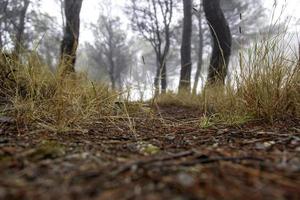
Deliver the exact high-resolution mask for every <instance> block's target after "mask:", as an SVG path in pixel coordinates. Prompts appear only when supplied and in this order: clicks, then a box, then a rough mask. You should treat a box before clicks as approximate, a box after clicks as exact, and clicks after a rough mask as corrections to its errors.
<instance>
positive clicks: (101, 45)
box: [92, 15, 131, 89]
mask: <svg viewBox="0 0 300 200" xmlns="http://www.w3.org/2000/svg"><path fill="white" fill-rule="evenodd" d="M93 28H94V37H95V43H94V45H92V47H93V53H92V58H93V59H94V60H95V61H96V62H97V63H98V65H99V67H100V68H101V67H104V68H105V70H106V71H107V73H108V75H109V79H110V82H111V86H112V89H116V88H117V87H118V88H119V89H121V88H122V74H124V73H125V72H126V70H127V68H128V65H129V62H130V60H131V55H130V50H129V46H128V44H127V42H126V33H125V32H124V31H123V30H122V28H121V21H120V18H119V17H111V16H103V15H101V16H100V17H99V19H98V23H97V24H94V25H93Z"/></svg>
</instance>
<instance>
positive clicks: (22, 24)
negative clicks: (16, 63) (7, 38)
mask: <svg viewBox="0 0 300 200" xmlns="http://www.w3.org/2000/svg"><path fill="white" fill-rule="evenodd" d="M29 3H30V1H29V0H24V1H23V7H22V10H21V12H20V16H19V24H18V27H17V34H16V42H15V50H14V54H15V56H16V58H17V59H18V58H19V55H20V53H21V49H22V48H23V36H24V30H25V20H26V13H27V10H28V7H29Z"/></svg>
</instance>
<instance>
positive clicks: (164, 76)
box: [161, 59, 168, 94]
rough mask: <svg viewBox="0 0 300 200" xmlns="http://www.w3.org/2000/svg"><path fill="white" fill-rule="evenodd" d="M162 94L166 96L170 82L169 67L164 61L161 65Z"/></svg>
mask: <svg viewBox="0 0 300 200" xmlns="http://www.w3.org/2000/svg"><path fill="white" fill-rule="evenodd" d="M164 60H165V59H164ZM161 66H162V67H161V93H162V94H165V93H166V92H167V87H168V82H167V81H168V80H167V65H166V62H165V61H163V62H162V64H161Z"/></svg>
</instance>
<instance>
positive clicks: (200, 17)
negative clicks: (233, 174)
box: [193, 9, 204, 94]
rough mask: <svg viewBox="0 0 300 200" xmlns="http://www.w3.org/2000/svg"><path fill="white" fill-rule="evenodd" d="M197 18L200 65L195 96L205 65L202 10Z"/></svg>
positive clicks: (195, 85)
mask: <svg viewBox="0 0 300 200" xmlns="http://www.w3.org/2000/svg"><path fill="white" fill-rule="evenodd" d="M197 14H198V15H197V18H198V26H199V27H198V28H199V33H198V37H199V44H198V45H199V47H198V63H197V71H196V74H195V81H194V85H193V94H197V88H198V83H199V78H200V74H201V70H202V64H203V43H204V38H203V28H202V11H201V9H200V10H199V12H198V13H197Z"/></svg>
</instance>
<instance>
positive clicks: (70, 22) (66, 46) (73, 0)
mask: <svg viewBox="0 0 300 200" xmlns="http://www.w3.org/2000/svg"><path fill="white" fill-rule="evenodd" d="M81 6H82V0H65V16H66V24H65V28H64V37H63V40H62V44H61V62H60V68H63V69H62V71H63V72H64V73H65V72H66V73H68V72H75V62H76V52H77V46H78V41H79V32H80V10H81Z"/></svg>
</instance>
